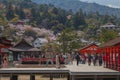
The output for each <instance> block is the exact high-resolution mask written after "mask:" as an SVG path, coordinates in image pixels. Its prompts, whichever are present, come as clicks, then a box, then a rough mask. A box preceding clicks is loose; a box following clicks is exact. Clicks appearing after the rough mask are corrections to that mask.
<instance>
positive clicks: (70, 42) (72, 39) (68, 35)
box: [58, 29, 80, 53]
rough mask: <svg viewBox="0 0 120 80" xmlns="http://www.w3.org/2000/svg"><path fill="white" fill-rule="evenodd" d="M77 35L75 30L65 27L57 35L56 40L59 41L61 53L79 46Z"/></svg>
mask: <svg viewBox="0 0 120 80" xmlns="http://www.w3.org/2000/svg"><path fill="white" fill-rule="evenodd" d="M78 38H79V37H78V35H77V33H76V31H75V30H72V29H65V30H63V32H62V33H61V34H60V35H59V36H58V41H59V42H60V44H61V45H60V48H61V50H62V52H63V53H65V52H71V51H73V50H75V49H78V48H80V42H79V41H78Z"/></svg>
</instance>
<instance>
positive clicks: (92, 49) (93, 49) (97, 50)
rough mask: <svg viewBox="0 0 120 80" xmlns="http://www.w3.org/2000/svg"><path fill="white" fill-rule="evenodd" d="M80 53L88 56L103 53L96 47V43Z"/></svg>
mask: <svg viewBox="0 0 120 80" xmlns="http://www.w3.org/2000/svg"><path fill="white" fill-rule="evenodd" d="M79 52H80V53H81V54H87V53H90V54H96V53H100V52H101V51H100V48H99V46H98V45H96V44H95V43H92V44H89V45H87V46H85V47H84V48H82V49H80V50H79Z"/></svg>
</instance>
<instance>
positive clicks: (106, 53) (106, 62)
mask: <svg viewBox="0 0 120 80" xmlns="http://www.w3.org/2000/svg"><path fill="white" fill-rule="evenodd" d="M105 59H106V61H105V64H106V68H108V49H107V48H106V49H105Z"/></svg>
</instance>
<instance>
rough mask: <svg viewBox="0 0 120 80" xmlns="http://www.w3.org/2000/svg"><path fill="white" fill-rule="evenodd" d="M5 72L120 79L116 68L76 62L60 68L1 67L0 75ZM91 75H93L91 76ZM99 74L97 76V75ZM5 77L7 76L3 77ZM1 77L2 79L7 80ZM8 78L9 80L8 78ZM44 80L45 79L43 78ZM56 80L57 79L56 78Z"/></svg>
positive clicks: (72, 77) (73, 79) (119, 73)
mask: <svg viewBox="0 0 120 80" xmlns="http://www.w3.org/2000/svg"><path fill="white" fill-rule="evenodd" d="M4 74H12V75H14V74H17V75H24V74H28V75H31V74H32V75H42V74H49V75H57V74H60V75H62V74H65V75H69V76H71V77H70V79H65V80H75V77H80V76H81V77H86V76H87V77H92V78H94V77H95V78H97V77H105V76H106V77H108V76H109V77H114V78H116V77H117V79H116V80H120V72H118V71H116V70H111V69H107V68H103V66H93V65H91V66H88V65H87V64H79V66H77V65H76V63H75V62H74V64H73V65H65V67H62V68H60V69H57V68H55V67H50V68H49V67H42V68H1V69H0V75H4ZM90 75H91V76H90ZM96 76H97V77H96ZM38 77H40V76H35V78H36V80H39V79H38ZM3 78H5V77H3ZM3 78H1V80H5V79H3ZM19 78H21V77H19ZM6 80H9V78H7V79H6ZM43 80H44V79H43ZM54 80H55V79H54Z"/></svg>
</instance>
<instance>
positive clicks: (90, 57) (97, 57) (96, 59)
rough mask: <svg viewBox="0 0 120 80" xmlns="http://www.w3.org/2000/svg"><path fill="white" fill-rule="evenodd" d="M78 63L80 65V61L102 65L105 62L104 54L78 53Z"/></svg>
mask: <svg viewBox="0 0 120 80" xmlns="http://www.w3.org/2000/svg"><path fill="white" fill-rule="evenodd" d="M75 58H76V65H77V66H78V65H79V63H81V64H85V63H88V65H89V66H90V65H91V63H93V65H94V66H97V65H99V66H102V63H103V56H102V54H86V55H85V54H79V53H77V54H76V57H75Z"/></svg>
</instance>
